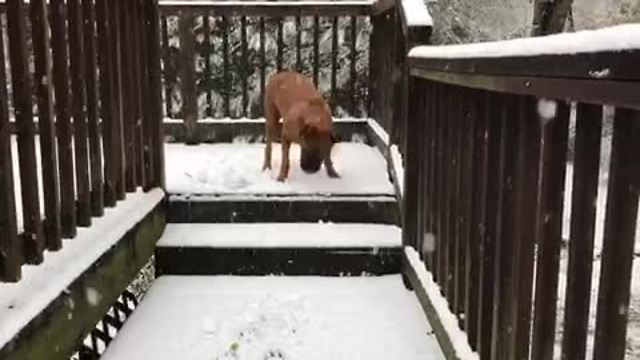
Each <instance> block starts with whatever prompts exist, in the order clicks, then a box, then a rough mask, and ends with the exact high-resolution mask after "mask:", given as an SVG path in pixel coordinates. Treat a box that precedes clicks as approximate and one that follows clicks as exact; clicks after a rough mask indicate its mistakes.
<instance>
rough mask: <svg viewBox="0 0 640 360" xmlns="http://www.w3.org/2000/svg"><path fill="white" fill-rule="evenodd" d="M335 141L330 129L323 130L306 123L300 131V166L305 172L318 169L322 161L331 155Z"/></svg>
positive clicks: (312, 171)
mask: <svg viewBox="0 0 640 360" xmlns="http://www.w3.org/2000/svg"><path fill="white" fill-rule="evenodd" d="M335 142H336V138H335V136H334V135H333V134H332V132H331V131H323V130H320V129H317V128H315V127H314V126H310V125H306V126H304V128H303V129H302V131H301V132H300V145H301V146H300V167H302V170H304V171H305V172H307V173H315V172H317V171H318V170H320V166H321V165H322V162H323V161H324V160H325V159H326V158H328V157H330V156H331V148H332V147H333V144H334V143H335Z"/></svg>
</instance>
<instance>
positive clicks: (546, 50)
mask: <svg viewBox="0 0 640 360" xmlns="http://www.w3.org/2000/svg"><path fill="white" fill-rule="evenodd" d="M633 49H640V24H628V25H620V26H614V27H609V28H604V29H599V30H587V31H578V32H574V33H564V34H558V35H549V36H540V37H532V38H524V39H515V40H507V41H495V42H484V43H476V44H463V45H444V46H417V47H414V48H413V49H411V51H409V57H411V58H439V59H454V58H458V59H460V58H497V57H516V56H536V55H556V54H558V55H559V54H577V53H594V52H600V51H623V50H633Z"/></svg>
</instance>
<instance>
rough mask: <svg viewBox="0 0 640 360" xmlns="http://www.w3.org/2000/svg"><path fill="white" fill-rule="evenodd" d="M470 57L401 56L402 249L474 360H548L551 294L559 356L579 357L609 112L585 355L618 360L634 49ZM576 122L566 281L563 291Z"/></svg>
mask: <svg viewBox="0 0 640 360" xmlns="http://www.w3.org/2000/svg"><path fill="white" fill-rule="evenodd" d="M604 34H606V33H604ZM562 36H566V35H562ZM579 36H581V35H579ZM596 36H597V35H596ZM628 36H632V35H628ZM600 40H602V39H600ZM518 41H523V44H521V45H522V46H520V48H522V47H523V46H524V47H526V48H528V49H544V48H545V45H546V44H547V43H545V41H546V40H545V39H542V40H541V41H540V42H539V43H537V42H535V40H533V41H532V40H518ZM574 41H575V39H573V38H571V37H570V36H569V37H567V38H566V39H564V44H566V46H567V47H570V46H572V45H573V43H574ZM594 41H595V40H594ZM599 43H604V44H608V43H613V41H604V42H602V41H600V42H599ZM471 46H476V47H474V48H465V47H458V48H451V49H447V48H445V49H441V48H435V49H427V48H420V49H414V50H413V51H412V53H411V54H410V59H409V63H410V69H411V75H412V77H411V80H410V91H409V124H408V126H409V128H410V129H411V132H409V133H408V134H407V137H406V139H407V147H406V152H405V156H406V158H405V162H406V164H407V167H406V175H405V179H406V186H405V204H404V206H405V215H406V216H405V224H404V226H405V228H406V229H405V230H406V233H405V241H406V243H407V244H409V245H412V246H415V247H416V248H417V249H420V250H421V251H422V255H423V256H424V260H425V262H426V264H427V267H428V269H429V270H430V271H431V272H432V274H433V275H434V277H435V279H436V281H437V283H438V284H439V286H440V289H441V291H442V293H443V294H444V296H446V298H447V300H448V302H449V305H450V308H451V310H452V311H453V312H454V313H456V314H458V315H462V314H464V316H461V317H460V324H461V326H462V328H463V329H465V330H466V333H467V335H468V339H469V343H470V345H471V346H472V348H473V349H475V350H477V351H478V352H479V354H480V357H481V359H528V358H529V357H530V358H532V359H552V358H553V351H554V337H555V334H556V330H557V329H556V321H557V319H556V310H557V309H556V302H557V299H558V297H559V296H560V292H561V291H566V302H565V306H564V310H565V316H564V319H563V322H562V327H563V329H562V333H563V334H564V335H563V342H562V358H563V359H583V358H585V354H586V353H585V351H586V344H587V336H588V334H587V332H588V317H589V303H590V295H591V283H592V281H595V280H593V279H592V266H593V262H594V227H595V221H596V206H595V201H596V196H597V191H598V172H599V168H600V167H601V166H604V165H601V164H600V148H601V129H602V123H603V106H605V105H606V106H608V107H613V108H615V117H614V120H613V123H614V125H613V138H612V149H611V161H610V164H611V165H610V168H609V169H608V171H609V177H608V185H607V186H608V191H607V198H606V221H605V224H604V236H603V250H602V257H601V259H600V261H601V272H600V280H599V291H598V299H597V301H598V304H597V321H596V328H595V345H594V348H593V352H594V355H595V359H623V357H624V354H625V340H626V329H627V319H628V314H629V311H628V309H629V294H630V286H631V270H632V260H633V256H634V237H635V231H636V221H637V217H638V195H639V192H640V161H638V155H639V154H640V112H639V110H640V97H639V95H638V94H640V82H639V80H640V72H639V71H638V67H637V64H638V63H640V52H639V51H638V50H637V49H630V50H623V51H606V50H603V51H600V52H595V53H578V54H573V52H574V51H569V50H567V52H568V53H569V54H571V55H553V54H550V55H526V54H513V55H509V54H508V53H507V54H506V55H501V56H489V57H485V58H482V57H474V56H473V55H469V54H470V52H471V50H473V51H474V52H475V53H481V52H482V51H485V50H487V49H492V47H491V45H489V47H487V48H483V47H482V45H479V46H478V45H471ZM495 48H496V49H498V48H499V49H498V50H497V51H502V53H505V49H517V48H518V47H513V46H512V47H507V44H504V43H500V44H497V45H496V46H495ZM476 56H477V55H476ZM572 106H573V109H574V110H572ZM572 113H573V114H574V115H575V117H576V120H575V123H576V130H575V149H574V158H573V169H574V170H573V187H572V188H571V190H570V191H571V194H570V195H571V196H572V204H571V209H570V211H571V212H570V213H571V218H570V222H571V225H570V229H571V231H570V239H569V249H568V257H569V259H568V270H567V277H568V278H567V279H568V280H567V286H566V289H559V286H558V275H559V271H560V268H559V263H560V255H561V243H562V237H561V236H562V234H561V230H562V226H563V199H564V196H565V195H569V194H564V191H565V173H566V168H567V143H568V141H569V138H570V137H569V136H568V128H569V122H570V116H571V115H572ZM556 355H557V354H556Z"/></svg>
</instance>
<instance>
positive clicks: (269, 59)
mask: <svg viewBox="0 0 640 360" xmlns="http://www.w3.org/2000/svg"><path fill="white" fill-rule="evenodd" d="M160 4H161V14H162V19H161V23H162V47H163V64H164V66H163V69H164V70H163V73H164V99H165V114H166V115H167V117H170V118H183V119H184V120H185V122H186V123H190V122H193V121H196V120H197V119H201V118H204V117H209V118H240V117H245V118H258V117H261V116H262V96H263V93H264V87H265V83H266V81H267V80H268V78H269V76H270V75H271V74H272V73H274V72H275V71H280V70H297V71H301V72H303V73H305V74H307V75H308V76H309V77H311V78H313V80H314V82H315V84H316V85H317V86H318V87H319V88H320V89H321V91H322V92H323V93H324V95H325V96H326V98H327V99H328V100H329V102H330V104H331V106H332V108H333V109H334V111H335V112H336V113H339V114H343V115H344V114H350V115H352V116H363V115H364V114H365V113H366V107H367V90H368V86H367V81H366V73H367V70H366V69H367V67H368V56H367V51H368V37H369V36H368V29H369V26H368V22H369V19H368V16H367V15H368V14H369V9H370V7H371V2H368V1H356V2H348V3H344V4H342V5H341V4H340V3H339V2H338V3H336V4H331V3H318V4H314V3H312V2H303V3H296V2H277V3H276V2H271V3H269V2H224V1H220V2H208V3H206V4H204V5H199V4H197V3H196V4H188V3H187V4H185V3H184V2H179V1H161V3H160ZM339 27H341V28H343V29H344V30H346V31H345V32H344V38H342V39H341V38H339V36H338V35H339V31H338V30H339ZM294 32H295V35H293V33H294ZM285 34H286V35H289V36H285ZM343 79H345V80H344V81H343Z"/></svg>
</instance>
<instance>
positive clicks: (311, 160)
mask: <svg viewBox="0 0 640 360" xmlns="http://www.w3.org/2000/svg"><path fill="white" fill-rule="evenodd" d="M320 166H322V158H321V157H319V156H318V155H317V154H316V153H314V152H312V151H309V150H306V149H301V150H300V167H301V168H302V170H303V171H304V172H306V173H309V174H311V173H315V172H317V171H318V170H320Z"/></svg>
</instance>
